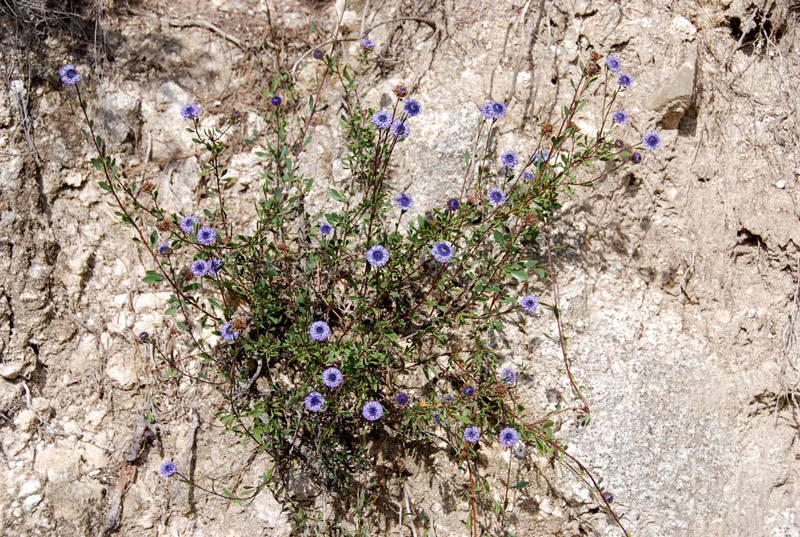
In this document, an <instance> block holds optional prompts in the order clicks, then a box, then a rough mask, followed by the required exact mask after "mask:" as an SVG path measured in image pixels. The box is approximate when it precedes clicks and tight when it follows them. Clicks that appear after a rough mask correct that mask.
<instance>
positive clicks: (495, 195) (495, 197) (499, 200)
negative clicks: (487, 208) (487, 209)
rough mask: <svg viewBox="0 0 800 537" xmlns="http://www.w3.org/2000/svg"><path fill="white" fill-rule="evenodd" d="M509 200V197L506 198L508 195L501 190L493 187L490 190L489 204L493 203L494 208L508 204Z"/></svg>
mask: <svg viewBox="0 0 800 537" xmlns="http://www.w3.org/2000/svg"><path fill="white" fill-rule="evenodd" d="M507 199H508V196H506V193H505V192H503V191H502V190H501V189H500V188H498V187H496V186H493V187H492V188H491V189H489V203H491V204H492V205H493V206H495V207H500V206H501V205H502V204H504V203H505V202H506V200H507Z"/></svg>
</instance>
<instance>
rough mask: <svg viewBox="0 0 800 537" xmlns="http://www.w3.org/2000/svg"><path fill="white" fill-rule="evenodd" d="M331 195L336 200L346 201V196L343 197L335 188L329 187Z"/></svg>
mask: <svg viewBox="0 0 800 537" xmlns="http://www.w3.org/2000/svg"><path fill="white" fill-rule="evenodd" d="M331 197H332V198H333V199H335V200H336V201H341V202H342V203H345V202H347V198H345V197H344V195H343V194H342V193H341V192H339V191H338V190H336V189H335V188H332V189H331Z"/></svg>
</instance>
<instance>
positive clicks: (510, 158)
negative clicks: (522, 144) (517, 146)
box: [500, 150, 519, 169]
mask: <svg viewBox="0 0 800 537" xmlns="http://www.w3.org/2000/svg"><path fill="white" fill-rule="evenodd" d="M500 162H502V163H503V166H505V167H506V168H509V169H511V168H514V167H516V165H517V164H519V157H517V154H516V153H515V152H513V151H511V150H509V151H503V154H502V155H500Z"/></svg>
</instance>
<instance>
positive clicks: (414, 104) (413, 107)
mask: <svg viewBox="0 0 800 537" xmlns="http://www.w3.org/2000/svg"><path fill="white" fill-rule="evenodd" d="M420 112H422V105H421V104H420V103H419V101H415V100H414V99H408V100H406V114H408V116H409V117H414V116H416V115H419V113H420Z"/></svg>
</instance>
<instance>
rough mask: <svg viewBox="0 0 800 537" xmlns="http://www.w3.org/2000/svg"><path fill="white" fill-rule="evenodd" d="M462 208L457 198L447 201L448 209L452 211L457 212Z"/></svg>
mask: <svg viewBox="0 0 800 537" xmlns="http://www.w3.org/2000/svg"><path fill="white" fill-rule="evenodd" d="M459 207H461V204H460V203H459V202H458V200H457V199H455V198H450V199H449V200H447V208H448V209H450V210H451V211H457V210H458V208H459Z"/></svg>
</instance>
